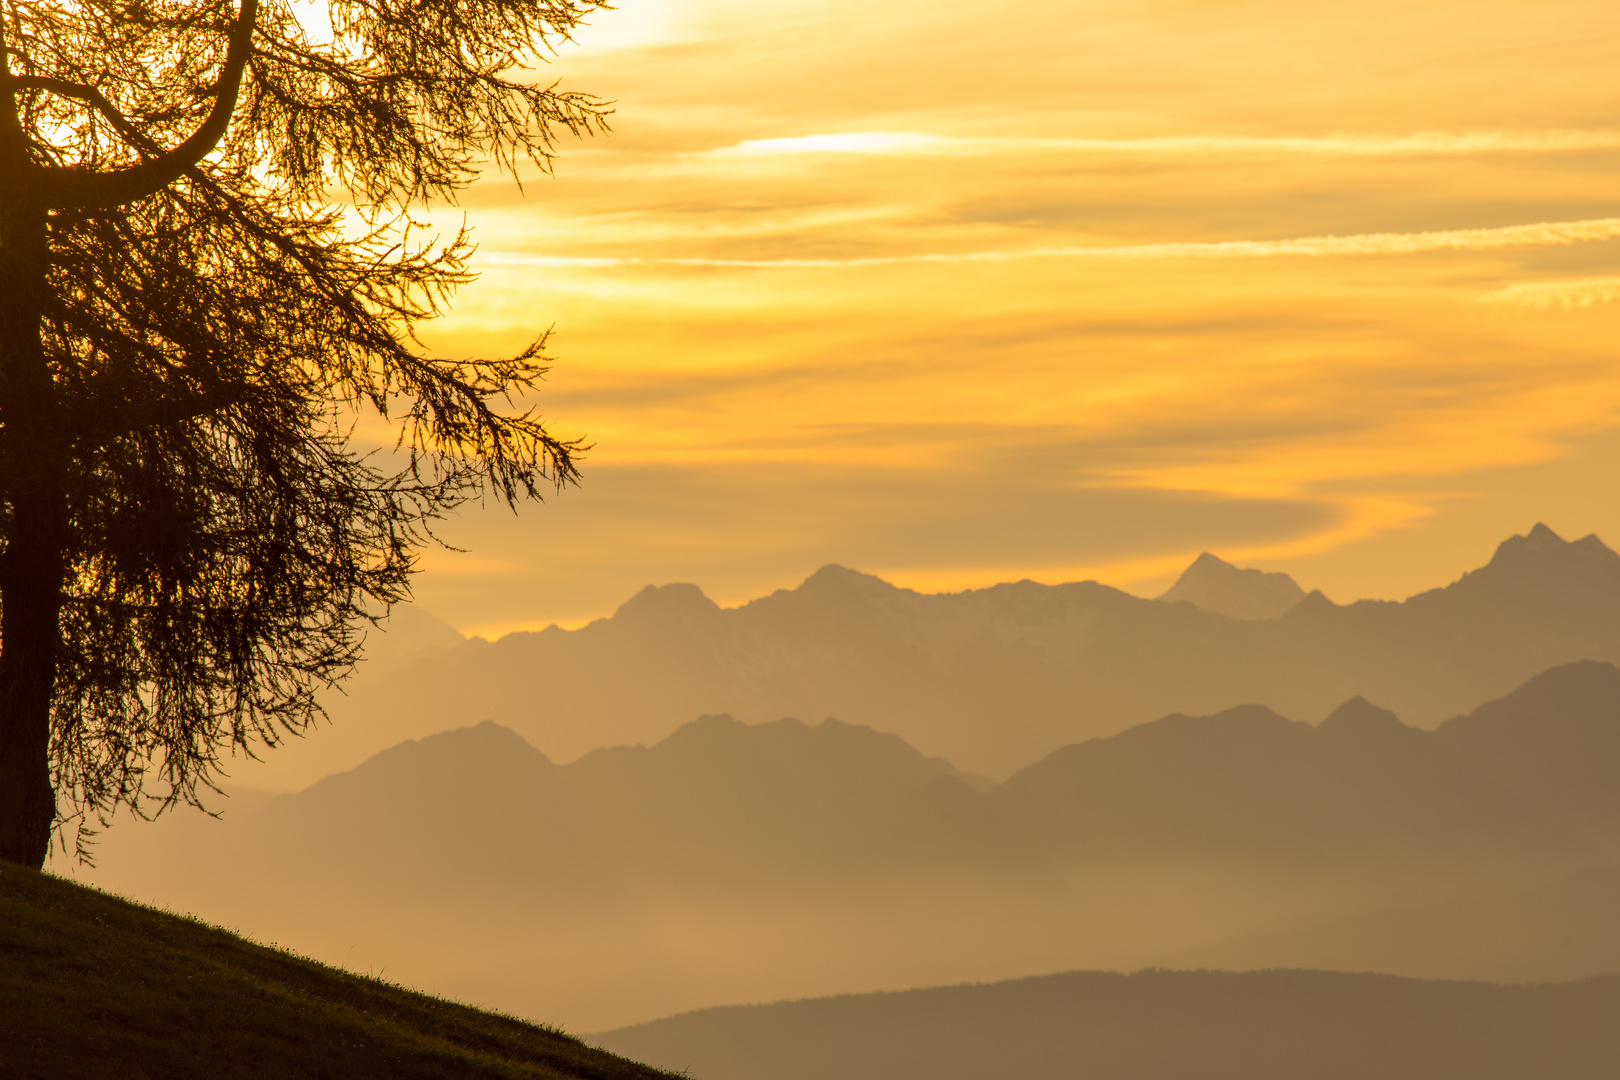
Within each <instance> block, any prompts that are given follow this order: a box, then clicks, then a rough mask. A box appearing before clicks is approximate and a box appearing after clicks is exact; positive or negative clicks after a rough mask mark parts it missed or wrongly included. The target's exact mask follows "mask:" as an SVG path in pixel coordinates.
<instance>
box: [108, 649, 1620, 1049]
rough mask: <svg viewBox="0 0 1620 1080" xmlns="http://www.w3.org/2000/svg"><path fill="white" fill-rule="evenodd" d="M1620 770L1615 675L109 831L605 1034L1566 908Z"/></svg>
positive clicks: (503, 769) (853, 744)
mask: <svg viewBox="0 0 1620 1080" xmlns="http://www.w3.org/2000/svg"><path fill="white" fill-rule="evenodd" d="M1617 761H1620V669H1616V668H1615V667H1614V666H1612V665H1610V664H1607V663H1600V662H1596V661H1581V662H1577V663H1574V664H1567V665H1563V666H1560V667H1557V668H1554V669H1551V670H1549V671H1547V672H1544V673H1542V674H1541V675H1538V676H1536V677H1535V678H1533V679H1531V680H1529V681H1528V682H1526V683H1525V684H1524V685H1523V686H1522V687H1520V688H1518V689H1517V690H1515V691H1514V692H1513V693H1511V694H1509V695H1507V696H1505V697H1503V698H1501V699H1499V700H1497V701H1495V702H1491V703H1488V704H1486V705H1484V706H1482V707H1480V708H1478V709H1475V710H1474V711H1473V712H1471V713H1469V714H1467V715H1463V716H1459V717H1455V718H1452V719H1450V720H1448V721H1446V722H1445V723H1442V724H1441V725H1439V727H1438V728H1436V729H1435V730H1432V731H1424V730H1421V729H1418V728H1414V727H1409V726H1407V725H1404V724H1403V723H1401V721H1400V720H1399V719H1398V718H1397V717H1396V716H1394V715H1393V714H1392V713H1390V712H1388V711H1385V710H1383V709H1380V708H1378V707H1377V706H1375V705H1373V704H1371V703H1369V702H1367V701H1366V700H1365V699H1362V698H1359V697H1358V698H1353V699H1351V700H1350V701H1348V702H1345V703H1344V704H1342V705H1341V706H1340V707H1339V708H1338V709H1336V710H1334V711H1333V713H1332V714H1331V715H1329V716H1328V717H1327V718H1326V719H1325V720H1324V721H1322V722H1321V723H1320V724H1317V725H1311V724H1307V723H1303V722H1300V721H1294V720H1289V719H1286V718H1284V717H1283V716H1281V715H1279V714H1277V713H1275V712H1273V711H1271V710H1270V709H1267V708H1264V707H1262V706H1258V705H1247V706H1239V707H1236V708H1232V709H1228V710H1224V711H1222V712H1220V713H1216V714H1213V715H1210V716H1203V717H1191V716H1187V715H1183V714H1174V715H1171V716H1167V717H1163V718H1161V719H1159V720H1157V721H1154V722H1151V723H1148V724H1143V725H1138V726H1136V727H1133V728H1131V729H1128V730H1127V731H1125V732H1122V733H1120V734H1117V735H1114V736H1110V737H1106V738H1096V739H1091V740H1087V741H1084V742H1081V743H1077V744H1073V745H1070V746H1066V747H1063V748H1060V749H1058V750H1057V751H1055V752H1053V753H1051V754H1049V755H1047V756H1045V757H1044V758H1042V759H1041V760H1039V761H1037V762H1035V763H1033V764H1031V765H1028V766H1026V767H1025V768H1023V769H1020V770H1018V771H1017V772H1015V773H1014V774H1013V775H1012V776H1011V777H1009V778H1008V779H1007V780H1005V781H1004V782H1002V783H999V784H997V783H994V782H992V781H989V780H987V779H985V778H984V777H982V776H978V775H975V774H972V773H966V772H963V771H961V770H958V769H957V768H956V767H954V766H953V765H951V764H950V763H948V762H946V761H944V760H942V759H939V758H931V757H928V756H926V755H924V754H923V753H921V752H919V751H918V750H916V749H914V748H913V747H912V746H910V745H909V744H908V743H907V742H905V741H904V740H902V739H901V738H900V737H898V736H896V735H893V734H886V733H881V732H878V731H875V730H873V729H871V728H868V727H865V726H861V725H854V724H848V723H843V722H840V721H836V720H827V721H823V722H821V723H820V724H817V725H815V726H811V725H807V724H804V723H801V722H799V721H797V720H792V719H783V720H776V721H772V722H769V723H763V724H755V725H748V724H744V723H742V722H740V721H738V720H736V719H733V718H730V717H725V716H706V717H703V718H701V719H699V720H697V721H694V722H691V723H688V724H686V725H683V726H682V727H681V728H680V729H679V730H677V731H676V732H675V733H674V734H673V735H671V736H669V737H668V738H666V739H664V740H662V741H660V742H658V743H657V744H655V745H653V746H651V747H643V746H631V747H616V748H610V749H603V750H597V751H593V752H591V753H589V754H586V755H585V756H583V757H582V758H580V759H579V760H577V761H575V762H573V763H571V764H566V765H558V764H555V763H553V762H552V761H551V760H549V759H548V758H547V757H546V756H545V755H544V754H542V753H541V752H540V751H539V750H537V749H535V748H534V747H533V746H531V745H529V744H528V743H527V742H526V741H524V739H522V738H521V737H520V736H519V735H518V734H516V733H515V732H513V731H512V730H510V729H507V728H504V727H502V726H499V725H496V724H494V723H488V722H486V723H482V724H478V725H475V726H472V727H470V728H464V729H460V730H455V731H449V732H445V733H441V734H439V735H435V736H432V737H430V738H427V739H422V740H414V741H409V742H406V743H403V744H401V745H399V746H396V747H394V748H392V749H390V750H388V751H385V752H384V753H382V754H379V755H376V756H375V757H373V758H372V759H371V760H369V761H367V762H365V763H364V764H363V765H361V766H360V767H358V768H356V769H354V770H352V771H350V772H347V773H343V774H338V775H334V776H331V777H328V778H326V779H324V780H322V781H321V782H320V783H317V784H315V785H313V786H311V787H310V788H308V789H307V790H305V791H302V792H299V793H297V794H292V795H281V796H275V797H269V798H260V799H259V800H258V805H256V806H254V807H253V808H251V809H247V808H246V806H245V805H244V809H245V810H246V812H244V813H241V814H240V815H239V816H238V815H230V814H228V815H227V820H226V821H223V822H220V821H212V820H207V819H204V820H202V821H197V820H181V821H178V822H175V823H172V824H168V825H166V824H163V823H160V824H159V826H158V827H156V828H148V829H145V830H135V829H128V830H127V831H126V827H124V826H120V827H119V829H115V830H114V831H113V832H112V833H111V834H109V838H108V840H107V842H106V844H105V846H104V850H103V851H102V853H101V864H102V865H101V867H100V869H99V870H98V871H97V874H98V875H99V876H98V877H96V878H93V879H92V880H98V881H99V882H100V883H102V884H106V885H109V886H111V887H114V888H117V889H120V890H122V891H125V892H128V893H130V894H131V895H136V896H142V897H148V898H152V899H157V900H160V901H162V902H164V903H166V904H168V905H170V906H173V907H176V908H179V909H181V910H190V911H195V912H197V913H198V914H201V915H203V916H204V917H206V918H209V919H211V920H214V921H219V922H225V923H228V924H231V925H239V926H253V927H257V928H260V932H262V933H267V934H271V935H277V936H276V937H275V940H278V941H280V942H282V943H283V944H293V945H295V946H297V947H299V948H301V949H305V950H307V951H310V952H311V953H313V954H315V955H318V956H320V957H322V958H324V959H331V960H333V961H334V962H345V956H346V955H347V956H348V957H350V958H352V957H353V955H355V950H359V954H360V955H376V956H379V957H380V956H381V955H383V952H384V950H385V948H386V949H387V950H389V955H391V957H392V960H391V961H390V962H391V963H392V964H393V965H394V969H395V970H396V971H404V972H409V973H411V974H412V977H414V978H419V979H421V980H423V982H424V984H426V985H431V986H432V987H433V988H434V989H435V990H437V991H438V992H442V993H459V994H462V995H464V996H468V997H470V998H471V999H472V1000H474V1001H476V1002H479V1003H482V1004H487V1005H497V1006H500V1007H502V1008H506V1009H509V1010H512V1011H518V1012H527V1013H530V1014H531V1015H546V1016H551V1017H553V1018H562V1019H565V1020H566V1021H567V1022H570V1023H579V1024H589V1025H590V1026H597V1027H601V1026H607V1024H606V1023H604V1022H603V1021H608V1020H611V1019H615V1018H617V1019H630V1018H634V1017H636V1016H638V1015H639V1016H647V1015H655V1014H657V1013H659V1012H667V1011H671V1010H672V1009H674V1008H680V1007H690V1006H693V1005H698V1004H704V1003H711V1002H713V1001H715V1000H726V999H731V1000H738V999H742V1000H747V999H750V998H752V999H755V1000H758V999H760V998H764V997H770V996H777V997H780V996H785V995H788V994H803V993H814V992H821V991H826V990H833V989H847V988H849V987H850V986H859V985H867V986H871V985H894V984H896V983H898V984H899V985H919V984H926V983H927V982H931V981H942V980H944V979H948V978H951V977H956V978H964V977H965V978H984V977H992V976H996V975H999V974H1005V973H1016V972H1018V971H1019V970H1020V969H1021V970H1022V971H1025V972H1027V971H1029V970H1031V969H1036V970H1038V969H1039V968H1040V967H1042V966H1046V967H1050V966H1052V965H1054V964H1055V963H1065V962H1066V963H1069V964H1071V965H1081V964H1093V965H1105V966H1130V965H1133V964H1136V965H1139V964H1141V963H1145V962H1152V961H1154V960H1155V959H1158V958H1163V957H1172V956H1176V955H1187V956H1194V957H1196V956H1198V955H1200V954H1199V953H1198V950H1199V949H1204V950H1211V949H1213V950H1217V951H1218V950H1221V949H1224V950H1225V952H1224V953H1220V955H1221V956H1223V957H1224V959H1223V960H1222V963H1223V964H1226V965H1229V966H1242V964H1243V958H1244V957H1245V956H1249V957H1254V956H1257V955H1262V954H1266V955H1272V956H1284V957H1286V956H1287V955H1288V954H1289V949H1290V948H1292V949H1294V950H1296V951H1298V950H1299V949H1301V948H1306V949H1308V948H1320V947H1321V945H1322V940H1323V939H1322V937H1321V935H1322V933H1327V934H1328V935H1329V939H1332V934H1333V933H1334V931H1333V929H1332V928H1333V926H1335V925H1337V924H1342V923H1344V922H1345V921H1346V920H1349V921H1350V922H1351V923H1354V920H1356V919H1358V918H1359V919H1363V920H1365V919H1367V918H1375V919H1376V918H1378V917H1384V918H1388V917H1390V916H1388V915H1387V914H1385V915H1382V916H1380V915H1379V913H1389V912H1394V913H1396V916H1395V917H1396V920H1397V922H1399V921H1400V918H1401V917H1403V916H1400V914H1399V913H1401V912H1416V914H1415V915H1414V914H1409V915H1407V916H1404V918H1405V919H1406V922H1405V923H1402V924H1401V925H1409V926H1416V925H1421V924H1422V920H1423V918H1424V917H1425V916H1424V914H1423V913H1424V912H1425V911H1429V910H1432V909H1433V908H1434V905H1437V904H1438V905H1442V906H1443V905H1444V904H1446V903H1453V904H1455V903H1476V905H1477V904H1478V903H1480V902H1484V901H1482V900H1481V898H1489V897H1493V896H1495V895H1497V894H1500V893H1504V892H1514V891H1515V890H1518V891H1520V892H1523V891H1524V890H1527V889H1530V890H1533V889H1536V888H1540V889H1542V890H1544V891H1545V890H1548V889H1550V890H1552V892H1551V893H1548V896H1549V897H1550V899H1545V900H1544V901H1542V904H1543V906H1546V905H1547V904H1552V905H1553V906H1555V907H1556V905H1557V904H1558V903H1560V902H1562V900H1561V899H1560V898H1561V897H1563V896H1564V895H1565V892H1567V891H1568V890H1567V888H1566V887H1565V886H1564V885H1563V884H1560V883H1563V882H1567V881H1570V880H1574V879H1575V878H1577V877H1578V876H1579V875H1580V874H1582V873H1586V872H1589V871H1590V870H1591V868H1594V867H1603V866H1607V865H1612V864H1615V863H1620V785H1616V784H1615V782H1614V772H1613V766H1614V763H1615V762H1617ZM1560 890H1564V891H1562V892H1561V891H1560ZM1534 904H1535V901H1531V905H1532V906H1534ZM1425 905H1428V907H1425ZM1503 910H1506V909H1503ZM1285 920H1293V922H1292V924H1289V925H1283V923H1284V921H1285ZM1431 922H1432V918H1431ZM1460 925H1465V926H1467V927H1468V928H1469V932H1468V933H1467V934H1464V935H1462V938H1463V940H1459V941H1454V942H1453V945H1454V946H1455V947H1456V948H1460V949H1471V950H1472V956H1473V961H1474V966H1473V967H1472V968H1470V969H1468V970H1467V971H1466V972H1464V973H1465V974H1468V975H1473V976H1492V977H1499V978H1501V977H1508V978H1511V977H1517V976H1522V974H1523V973H1524V972H1525V971H1527V970H1535V971H1546V970H1549V961H1548V958H1547V956H1546V955H1544V954H1545V953H1546V950H1547V948H1548V947H1549V946H1548V943H1547V942H1541V943H1540V944H1539V946H1537V948H1539V950H1540V951H1536V950H1535V949H1532V950H1530V951H1529V952H1526V953H1523V954H1516V953H1514V952H1513V950H1512V948H1508V947H1507V945H1509V944H1512V945H1514V946H1515V947H1516V946H1517V945H1518V944H1522V941H1521V939H1520V938H1515V937H1513V936H1512V935H1511V934H1508V935H1503V934H1501V933H1500V927H1495V926H1493V924H1492V921H1491V919H1490V917H1488V913H1487V917H1484V918H1476V919H1474V921H1473V922H1471V923H1464V924H1460ZM1318 926H1325V927H1327V929H1326V930H1323V931H1321V932H1317V930H1316V929H1315V928H1317V927H1318ZM1592 932H1593V933H1596V934H1598V935H1599V936H1601V935H1603V934H1605V933H1606V934H1607V935H1608V938H1614V939H1616V940H1620V933H1617V932H1616V931H1614V930H1612V929H1611V930H1607V931H1605V930H1603V929H1602V928H1601V927H1599V928H1597V929H1596V930H1595V931H1592ZM1290 933H1292V934H1293V935H1294V936H1293V937H1292V938H1290V937H1289V936H1288V935H1289V934H1290ZM1312 933H1317V936H1316V937H1315V938H1313V937H1311V934H1312ZM1338 933H1339V936H1340V937H1341V938H1342V937H1344V936H1345V934H1346V933H1348V934H1349V935H1350V937H1352V938H1353V937H1354V931H1353V929H1352V930H1351V931H1339V932H1338ZM1582 933H1583V934H1588V931H1587V929H1586V928H1584V927H1583V929H1582ZM1279 934H1280V935H1281V938H1280V939H1279V936H1278V935H1279ZM1302 934H1303V937H1302V936H1301V935H1302ZM1470 935H1471V936H1470ZM1365 936H1366V935H1365V933H1364V932H1363V937H1364V938H1365ZM1374 936H1375V937H1376V934H1375V935H1374ZM1279 940H1281V941H1282V945H1281V946H1279V944H1278V942H1279ZM1333 940H1337V939H1333ZM1605 940H1607V939H1605ZM402 942H403V943H407V944H404V945H402V944H401V943H402ZM695 942H702V946H701V948H699V947H697V946H695V945H694V943H695ZM1587 944H1590V942H1588V943H1587ZM1553 946H1554V952H1556V951H1557V949H1556V942H1554V943H1553ZM1604 948H1609V946H1605V947H1604ZM1268 949H1269V950H1270V952H1269V953H1267V952H1266V951H1267V950H1268ZM1584 949H1585V946H1583V950H1584ZM345 950H347V953H346V952H345ZM1329 951H1330V952H1331V950H1329ZM1609 951H1610V952H1612V951H1613V950H1612V948H1609ZM1339 955H1340V956H1352V957H1353V956H1354V955H1355V951H1354V949H1353V948H1352V949H1349V950H1346V949H1343V948H1341V949H1340V951H1339ZM1582 955H1583V956H1585V955H1590V956H1591V957H1592V958H1593V960H1594V962H1595V961H1596V959H1597V958H1599V957H1605V956H1608V955H1609V952H1605V951H1604V949H1598V950H1597V951H1596V952H1590V953H1588V952H1586V951H1583V953H1582ZM1538 965H1539V966H1538ZM1418 968H1419V970H1416V971H1413V972H1412V973H1414V974H1431V975H1432V974H1454V973H1455V972H1454V971H1453V970H1451V969H1445V970H1438V971H1437V970H1433V969H1430V970H1423V969H1422V965H1421V964H1420V965H1418ZM1551 969H1552V970H1558V971H1561V972H1567V973H1569V974H1576V975H1579V974H1595V973H1597V972H1596V971H1595V970H1593V969H1590V968H1582V967H1581V966H1580V964H1579V963H1578V962H1577V963H1575V964H1574V965H1573V968H1572V969H1571V965H1570V964H1568V963H1566V964H1565V965H1564V967H1562V968H1559V967H1558V966H1557V965H1556V964H1554V965H1552V968H1551ZM1598 970H1604V969H1598ZM627 986H628V987H633V989H627Z"/></svg>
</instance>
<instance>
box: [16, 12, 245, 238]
mask: <svg viewBox="0 0 1620 1080" xmlns="http://www.w3.org/2000/svg"><path fill="white" fill-rule="evenodd" d="M258 15H259V0H242V8H241V12H240V13H239V14H238V16H237V19H236V26H235V28H234V29H233V30H232V31H231V40H230V45H229V47H228V48H227V49H226V52H225V66H224V67H223V68H222V69H221V71H220V73H219V82H218V83H217V84H216V86H215V91H214V92H215V97H214V107H213V108H212V109H210V110H209V112H208V117H207V118H206V119H205V120H204V121H203V122H202V126H200V127H199V128H197V130H196V131H194V132H192V134H191V136H190V137H189V138H187V139H186V141H185V142H183V143H181V144H180V145H179V146H176V147H175V148H174V149H173V150H169V151H167V152H165V153H162V154H159V155H157V156H156V157H152V158H150V159H148V160H146V161H143V162H141V163H140V164H139V165H131V166H130V167H129V168H127V169H120V170H119V171H117V172H110V173H92V172H78V171H74V170H68V169H50V170H47V175H48V180H47V182H46V185H45V186H46V188H47V190H46V193H45V195H46V199H47V201H48V204H49V205H50V206H51V207H52V208H54V209H90V208H95V207H110V206H121V205H123V204H125V203H130V202H134V201H135V200H137V199H143V198H145V197H146V196H148V195H151V194H153V193H154V192H157V191H161V190H162V189H163V188H165V187H167V186H168V185H169V184H171V183H173V182H174V181H175V180H177V179H179V178H180V177H181V176H183V175H185V173H186V171H187V170H188V169H190V168H191V167H192V166H194V165H196V164H197V163H198V162H199V161H201V160H202V159H203V158H205V157H207V156H208V154H209V152H210V151H212V150H213V149H214V147H215V146H217V145H219V141H220V139H222V138H224V137H225V132H226V130H227V129H228V128H229V127H230V124H231V114H232V113H233V112H235V111H236V100H237V97H238V95H239V94H240V93H241V89H242V74H243V72H244V71H245V70H246V69H247V62H248V57H249V56H251V55H252V53H253V26H254V22H255V21H256V20H257V19H258ZM8 81H10V82H12V83H13V85H16V84H19V83H32V84H35V85H37V86H38V87H39V89H43V90H51V91H54V92H56V93H60V94H65V95H67V96H69V97H75V98H79V99H80V100H83V101H87V102H89V103H90V104H92V105H94V106H95V108H96V109H97V111H99V112H101V113H102V115H104V116H106V117H107V119H108V120H109V121H111V122H112V124H113V127H114V128H115V129H116V130H117V131H118V133H119V134H120V135H122V136H123V137H124V138H126V139H129V140H130V141H131V142H132V143H133V144H134V145H135V146H136V147H137V148H139V147H141V146H142V144H143V143H144V144H145V145H147V146H150V145H151V144H150V142H149V141H148V140H146V139H145V138H144V136H142V135H141V133H140V131H139V129H137V128H136V127H135V126H134V125H133V124H132V123H130V121H129V119H128V118H127V117H125V116H124V115H123V114H122V113H120V112H119V111H118V110H117V109H116V108H114V107H113V104H112V102H110V101H108V100H107V99H106V97H105V96H104V95H103V94H102V93H101V92H100V91H99V90H97V89H95V88H94V87H91V86H84V85H82V84H79V83H69V82H62V81H59V80H54V79H10V80H8Z"/></svg>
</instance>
